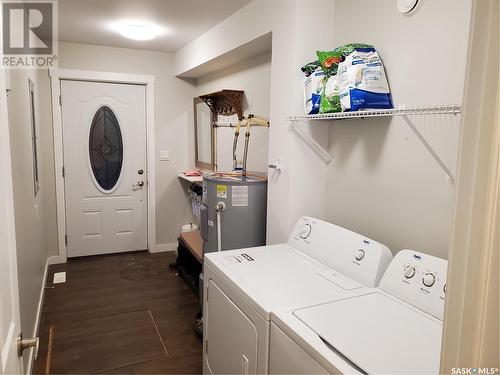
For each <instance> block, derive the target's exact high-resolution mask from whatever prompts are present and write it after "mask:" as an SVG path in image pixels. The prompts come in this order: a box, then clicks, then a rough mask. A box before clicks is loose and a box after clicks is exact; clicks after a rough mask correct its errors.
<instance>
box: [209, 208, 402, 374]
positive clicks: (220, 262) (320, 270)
mask: <svg viewBox="0 0 500 375" xmlns="http://www.w3.org/2000/svg"><path fill="white" fill-rule="evenodd" d="M391 260H392V253H391V252H390V250H389V249H388V248H387V247H386V246H384V245H382V244H380V243H378V242H376V241H373V240H371V239H369V238H366V237H364V236H362V235H360V234H357V233H354V232H351V231H349V230H347V229H344V228H340V227H338V226H336V225H333V224H330V223H326V222H324V221H321V220H317V219H313V218H309V217H303V218H301V219H299V220H298V222H297V224H296V225H295V227H294V229H293V231H292V234H291V235H290V237H289V239H288V241H287V243H285V244H280V245H272V246H264V247H257V248H250V249H239V250H232V251H224V252H220V253H210V254H206V255H205V259H204V275H205V283H204V312H203V317H204V324H203V329H204V332H203V345H204V354H203V367H204V373H205V374H229V373H231V374H239V373H242V374H256V373H258V374H265V373H267V372H268V369H269V335H270V320H271V312H272V311H274V310H275V309H278V308H282V307H287V306H290V307H291V306H295V305H302V306H310V305H313V304H317V303H321V302H325V301H331V300H332V299H338V298H342V297H349V296H353V295H358V294H363V293H366V292H367V291H368V290H370V288H371V287H374V286H376V285H378V283H379V281H380V279H381V277H382V275H383V273H384V271H385V269H386V268H387V266H388V265H389V263H390V261H391Z"/></svg>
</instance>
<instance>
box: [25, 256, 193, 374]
mask: <svg viewBox="0 0 500 375" xmlns="http://www.w3.org/2000/svg"><path fill="white" fill-rule="evenodd" d="M174 261H175V254H173V253H160V254H149V253H147V252H141V253H131V254H130V253H129V254H117V255H106V256H97V257H88V258H80V259H77V260H71V261H69V262H68V263H67V264H61V265H52V266H50V268H49V274H48V277H47V287H48V288H47V289H46V290H45V299H44V303H43V310H42V317H41V322H40V330H39V337H40V350H39V355H38V359H37V360H36V361H35V364H34V368H33V373H35V374H69V373H71V374H90V373H114V374H200V373H201V372H202V342H201V339H200V338H198V337H197V336H196V335H195V333H194V328H193V326H194V317H195V314H196V312H197V311H198V309H199V306H198V302H197V299H196V297H195V295H194V294H193V292H192V291H191V290H190V289H189V288H188V287H187V285H186V284H184V282H183V281H182V279H180V278H178V277H177V275H176V273H175V271H174V270H172V269H169V264H170V263H172V262H174ZM60 271H66V273H67V274H66V279H67V280H66V283H64V284H56V285H53V284H52V280H53V274H54V273H55V272H60ZM52 287H53V288H52Z"/></svg>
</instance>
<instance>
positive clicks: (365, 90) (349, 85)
mask: <svg viewBox="0 0 500 375" xmlns="http://www.w3.org/2000/svg"><path fill="white" fill-rule="evenodd" d="M338 85H339V96H340V105H341V107H342V111H359V110H363V109H389V108H393V105H392V98H391V92H390V89H389V84H388V83H387V77H386V75H385V70H384V65H383V64H382V60H381V59H380V57H379V55H378V53H377V51H376V50H375V48H373V47H365V48H353V50H352V52H350V53H349V54H347V55H346V57H345V60H344V61H342V62H341V63H340V64H339V67H338Z"/></svg>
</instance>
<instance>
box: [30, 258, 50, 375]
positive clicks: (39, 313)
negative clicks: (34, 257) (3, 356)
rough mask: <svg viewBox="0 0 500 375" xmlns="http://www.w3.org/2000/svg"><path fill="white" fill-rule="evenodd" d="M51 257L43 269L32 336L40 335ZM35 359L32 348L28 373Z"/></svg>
mask: <svg viewBox="0 0 500 375" xmlns="http://www.w3.org/2000/svg"><path fill="white" fill-rule="evenodd" d="M50 258H52V257H48V258H47V260H46V261H45V269H44V271H43V278H42V286H41V288H40V296H39V298H38V308H37V310H36V320H35V329H34V330H33V335H32V336H31V337H37V336H38V329H39V327H40V319H41V317H42V307H43V299H44V297H45V284H46V282H47V274H48V272H49V265H50V264H51V263H50ZM34 361H35V356H34V349H31V350H30V352H29V356H28V363H29V368H28V375H29V374H31V373H32V372H33V362H34Z"/></svg>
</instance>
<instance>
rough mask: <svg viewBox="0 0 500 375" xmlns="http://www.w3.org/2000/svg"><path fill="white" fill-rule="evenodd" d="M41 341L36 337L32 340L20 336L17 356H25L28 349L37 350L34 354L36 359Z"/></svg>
mask: <svg viewBox="0 0 500 375" xmlns="http://www.w3.org/2000/svg"><path fill="white" fill-rule="evenodd" d="M39 343H40V340H39V339H38V337H34V338H32V339H25V338H23V334H22V333H20V334H19V336H18V337H17V355H18V356H19V357H22V356H23V352H24V351H25V350H26V349H29V348H35V350H34V352H33V357H34V358H35V359H36V357H37V356H38V346H39Z"/></svg>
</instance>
